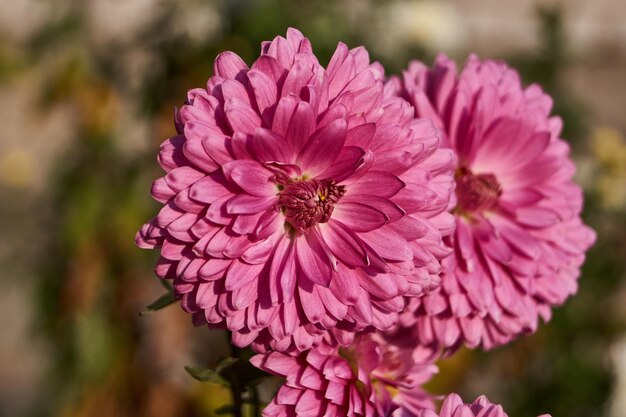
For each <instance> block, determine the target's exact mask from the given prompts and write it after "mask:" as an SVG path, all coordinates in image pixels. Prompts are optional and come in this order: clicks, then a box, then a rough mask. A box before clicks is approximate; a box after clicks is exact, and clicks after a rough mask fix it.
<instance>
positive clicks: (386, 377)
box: [251, 334, 437, 417]
mask: <svg viewBox="0 0 626 417" xmlns="http://www.w3.org/2000/svg"><path fill="white" fill-rule="evenodd" d="M406 341H410V338H409V337H406V335H404V337H403V338H394V339H388V338H385V337H384V336H381V335H380V334H362V335H359V336H357V338H356V339H355V341H354V343H353V344H352V345H350V346H349V347H336V346H335V347H332V346H329V345H328V344H326V343H322V344H320V345H319V346H318V347H316V348H313V349H311V350H309V351H307V352H301V353H300V354H299V355H298V356H292V355H288V354H285V353H280V352H270V353H266V354H260V355H257V356H254V357H253V358H252V359H251V362H252V363H253V364H254V365H255V366H257V367H258V368H260V369H262V370H264V371H266V372H269V373H271V374H274V375H278V376H282V377H285V378H286V380H285V383H284V385H283V386H281V387H280V389H279V390H278V393H277V394H276V396H275V397H274V398H273V400H272V401H271V403H270V404H269V405H268V406H267V407H266V408H265V410H264V411H263V416H264V417H287V416H309V417H317V416H319V417H322V416H324V417H360V416H364V417H365V416H367V417H375V416H376V417H378V416H381V417H382V416H391V415H394V416H407V417H408V416H414V415H417V413H418V412H419V410H422V409H424V408H434V402H433V397H432V396H431V395H430V394H428V393H427V392H426V391H424V390H423V389H422V385H423V384H424V383H426V382H428V381H429V380H430V379H431V378H432V376H433V375H434V374H435V373H436V372H437V367H436V366H435V365H434V364H433V362H434V360H435V359H436V358H437V353H436V352H435V351H434V350H430V349H426V348H424V347H421V346H420V347H417V348H415V347H414V345H411V344H408V345H407V344H406Z"/></svg>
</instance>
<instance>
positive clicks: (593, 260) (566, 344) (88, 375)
mask: <svg viewBox="0 0 626 417" xmlns="http://www.w3.org/2000/svg"><path fill="white" fill-rule="evenodd" d="M625 22H626V4H625V3H624V1H623V0H594V1H593V2H590V1H585V0H567V1H565V0H563V1H538V0H517V1H499V0H473V1H471V2H470V1H460V0H458V1H434V0H423V1H419V0H411V1H409V0H405V1H374V0H341V1H338V0H326V1H315V2H313V1H311V2H306V3H305V2H295V1H287V0H267V1H261V0H232V1H228V0H221V1H220V0H214V1H211V0H187V1H184V2H180V1H176V0H83V1H74V0H47V1H46V0H20V1H7V0H4V1H1V2H0V126H2V133H1V134H0V196H1V197H0V237H1V238H0V268H1V270H2V271H3V273H2V275H1V277H0V279H1V280H2V291H0V300H1V301H0V317H3V319H2V320H1V321H0V334H1V335H2V337H1V340H0V362H1V367H0V416H42V417H43V416H63V417H78V416H89V417H91V416H101V415H108V416H121V417H124V416H137V417H141V416H150V417H160V416H179V415H181V416H182V415H185V416H191V417H193V416H213V415H216V411H215V409H216V408H218V407H220V406H221V405H223V404H225V403H227V402H228V401H229V399H228V396H229V391H228V390H225V389H224V388H221V387H219V386H217V385H212V384H206V383H204V384H203V383H200V382H197V381H195V380H194V379H192V378H191V377H190V376H189V375H188V374H187V373H186V372H185V370H184V366H185V365H191V366H200V367H203V366H210V365H214V364H215V363H216V362H217V361H218V360H219V359H220V358H222V357H224V356H227V355H229V347H228V345H227V343H226V335H225V334H222V333H220V332H213V333H211V332H209V331H208V330H206V329H205V328H194V327H192V326H191V324H190V319H189V317H187V315H186V314H184V313H183V312H182V311H181V310H180V308H179V307H178V306H170V307H168V308H166V309H163V310H160V311H158V312H155V313H152V314H149V315H143V316H139V315H138V313H139V312H140V311H142V310H143V309H144V307H145V306H146V305H147V304H149V303H150V302H152V301H153V300H154V299H156V298H158V297H159V296H160V295H161V294H163V292H164V289H163V287H162V286H161V285H160V283H159V282H158V280H157V278H155V277H154V275H153V273H152V268H153V265H154V262H155V258H156V254H155V253H151V252H149V251H142V250H139V249H138V248H136V247H135V246H134V244H133V238H134V234H135V231H136V230H137V229H138V228H139V227H140V226H141V224H142V223H143V222H144V221H145V220H147V219H148V218H150V217H152V216H153V215H154V214H155V213H156V210H157V203H155V202H154V201H153V200H152V199H151V198H150V195H149V189H150V184H151V181H152V180H153V179H155V178H157V177H158V176H160V175H161V171H160V169H159V167H158V166H157V164H156V161H155V159H156V158H155V156H156V152H157V149H158V145H159V144H160V143H161V142H162V141H163V140H165V139H166V138H167V137H168V136H170V135H173V134H174V127H173V123H172V117H173V108H174V106H179V105H181V104H182V103H183V101H184V98H185V93H186V91H187V90H188V89H190V88H193V87H197V86H204V85H205V82H206V79H207V78H208V77H209V76H210V75H211V68H212V62H213V59H214V57H215V56H216V54H217V53H219V52H220V51H223V50H232V51H235V52H237V53H238V54H240V55H241V56H242V57H243V58H244V59H245V60H246V61H247V62H248V63H250V62H251V61H252V60H253V59H254V57H256V56H257V54H258V51H259V44H260V42H261V41H262V40H269V39H272V38H273V37H274V36H276V35H277V34H284V33H285V30H286V28H287V27H288V26H295V27H297V28H299V29H301V30H302V31H303V32H304V34H305V35H306V36H308V37H309V38H310V39H311V40H312V43H313V46H314V49H315V51H316V53H317V54H318V56H319V57H320V60H321V61H322V62H323V63H326V62H327V60H328V58H329V57H330V54H331V53H332V51H333V50H334V48H335V46H336V43H337V42H338V41H339V40H342V41H344V42H346V43H348V44H349V45H350V46H357V45H361V44H364V45H366V46H367V48H368V49H369V51H370V53H371V55H372V57H373V58H374V59H377V60H380V61H381V62H382V63H383V64H384V65H385V66H386V68H387V69H388V71H389V73H391V72H397V71H400V70H401V69H402V68H403V67H404V66H405V65H406V64H407V62H408V60H409V59H410V58H421V59H424V60H426V61H427V62H429V63H430V62H432V59H433V57H434V55H435V54H436V52H438V51H444V52H446V53H448V54H449V55H451V56H453V57H455V58H456V59H457V60H459V61H462V60H464V59H465V57H466V56H467V54H468V53H469V52H476V53H478V54H479V55H480V56H481V57H483V58H502V59H507V60H508V61H509V62H510V63H511V65H513V66H514V67H516V68H517V69H519V70H520V71H521V73H522V75H523V78H524V80H525V82H526V83H530V82H539V83H540V84H541V85H542V86H543V87H544V88H545V89H546V90H547V91H548V92H549V93H550V94H551V95H552V96H553V97H554V99H555V103H556V104H555V110H554V112H555V113H556V114H559V115H561V116H562V117H563V119H564V120H565V132H564V136H565V137H566V138H567V139H568V140H569V141H571V143H572V145H573V149H574V150H573V157H574V158H575V159H576V161H577V165H578V174H577V180H578V182H579V183H580V184H582V185H583V187H584V188H585V191H586V194H587V205H586V209H585V218H586V221H587V222H588V223H589V224H590V225H592V227H594V228H595V229H596V230H597V231H598V243H597V244H596V246H595V247H594V248H593V250H592V251H591V252H590V253H589V256H588V261H587V263H586V265H585V268H584V271H583V275H582V278H581V281H580V291H579V293H578V295H577V296H576V297H575V298H573V299H572V300H570V301H569V302H568V303H567V304H566V306H564V307H563V308H561V309H558V310H557V311H556V312H555V314H554V319H553V320H552V321H551V322H550V323H549V324H548V325H545V326H543V327H541V330H540V331H539V332H538V333H537V334H535V335H533V336H532V337H526V338H522V339H521V340H519V341H517V342H515V343H513V344H511V345H509V346H507V347H504V348H501V349H498V350H495V351H492V352H489V353H481V352H470V351H465V350H464V351H461V352H460V353H459V354H458V355H456V356H454V357H453V358H451V359H449V360H447V361H444V362H442V363H441V373H440V375H439V376H438V377H437V378H436V379H435V380H434V381H433V382H432V383H431V384H430V388H431V389H432V391H433V392H438V393H446V392H450V391H457V392H459V393H461V394H462V395H463V396H464V398H465V400H467V401H470V400H473V399H474V398H475V397H476V396H477V395H478V394H480V393H485V394H487V395H488V396H489V397H490V399H491V400H492V401H495V402H499V403H502V404H503V405H504V406H505V409H506V410H508V413H509V415H510V416H511V417H513V416H535V415H537V414H539V413H540V412H547V413H551V414H552V415H553V416H554V417H577V416H580V417H583V416H584V417H593V416H606V417H625V416H626V276H625V275H626V233H624V230H626V138H625V135H626V117H624V111H625V109H626V23H625Z"/></svg>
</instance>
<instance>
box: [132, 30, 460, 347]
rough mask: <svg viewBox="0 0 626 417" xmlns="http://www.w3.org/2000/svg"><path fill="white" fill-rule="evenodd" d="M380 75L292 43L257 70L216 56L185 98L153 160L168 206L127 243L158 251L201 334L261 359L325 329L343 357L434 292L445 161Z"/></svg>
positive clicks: (434, 137)
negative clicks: (323, 60) (218, 332)
mask: <svg viewBox="0 0 626 417" xmlns="http://www.w3.org/2000/svg"><path fill="white" fill-rule="evenodd" d="M383 76H384V75H383V71H382V68H381V67H380V65H379V64H370V63H369V58H368V55H367V52H366V51H365V49H363V48H356V49H352V50H348V48H347V47H346V46H345V45H343V44H339V46H338V47H337V50H336V52H335V54H334V55H333V57H332V59H331V61H330V63H329V64H328V68H327V69H324V68H323V67H322V66H320V64H319V63H318V61H317V59H316V57H315V56H314V55H313V53H312V51H311V45H310V43H309V41H308V39H306V38H304V37H303V36H302V34H300V32H298V31H296V30H293V29H291V30H289V31H288V33H287V38H286V39H285V38H282V37H277V38H276V39H274V41H272V42H267V43H265V44H264V45H263V48H262V54H261V56H260V57H259V58H258V59H257V60H256V61H255V62H254V63H253V65H252V67H251V68H248V66H247V65H246V64H245V63H244V62H243V61H242V60H241V59H240V58H239V57H238V56H237V55H235V54H233V53H230V52H226V53H223V54H221V55H220V56H218V57H217V59H216V60H215V65H214V76H213V77H212V78H211V79H210V80H209V81H208V85H207V88H206V89H204V88H202V89H196V90H192V91H190V92H189V94H188V101H187V104H186V105H185V106H183V107H182V108H181V109H180V111H179V112H177V114H176V125H177V128H178V131H179V135H178V136H175V137H173V138H171V139H169V140H167V141H166V142H164V143H163V145H162V146H161V152H160V154H159V162H160V164H161V166H162V167H163V168H164V169H165V171H166V172H167V175H165V176H164V177H163V178H160V179H158V180H157V181H155V183H154V185H153V188H152V194H153V196H154V197H155V198H156V199H157V200H158V201H160V202H162V203H163V204H164V207H163V208H162V209H161V211H160V213H159V214H158V216H157V217H155V218H154V219H153V220H151V221H150V222H149V223H147V224H146V225H144V226H143V227H142V229H141V230H140V231H139V233H138V234H137V239H136V240H137V244H138V245H139V246H141V247H145V248H154V247H160V248H161V258H160V260H159V262H158V265H157V268H156V273H157V275H158V276H160V277H162V278H167V279H173V280H174V289H175V291H176V294H177V296H178V297H180V298H181V300H182V306H183V308H184V309H185V310H186V311H188V312H190V313H192V314H193V317H194V321H195V323H197V324H201V323H208V324H209V326H211V327H221V328H223V327H226V328H228V329H229V330H231V331H232V332H233V343H235V344H236V345H238V346H246V345H249V344H251V343H252V344H253V347H254V348H255V349H257V350H259V351H263V350H265V349H269V348H271V349H275V350H280V351H284V350H304V349H308V348H310V347H311V346H312V345H314V344H316V343H318V342H319V341H320V340H321V338H322V335H323V334H324V332H325V331H326V330H327V329H333V331H334V334H335V337H336V338H338V340H339V341H340V342H341V343H343V344H346V343H349V342H350V341H351V340H352V337H353V334H354V332H355V331H359V330H361V329H363V328H365V327H367V326H374V327H375V328H378V329H384V328H389V327H390V326H392V325H393V324H394V323H395V322H396V321H397V316H398V312H399V311H400V310H401V309H402V308H403V306H404V301H403V296H407V295H408V296H414V295H419V294H421V293H422V292H423V291H424V289H425V288H428V287H431V286H432V285H434V284H438V279H439V278H438V274H439V273H440V269H441V268H440V260H441V259H442V258H443V257H445V256H446V255H447V254H449V253H450V250H449V249H448V248H446V246H445V245H444V244H443V241H442V234H443V235H446V234H449V233H451V231H452V229H453V227H454V219H453V217H452V216H451V215H450V214H449V213H446V212H445V209H446V205H447V204H448V202H449V200H450V197H451V194H453V192H452V189H453V185H454V180H453V177H452V172H453V166H454V155H453V153H452V152H451V151H450V150H441V149H439V137H438V131H437V130H436V129H434V127H433V125H432V123H431V122H429V121H421V120H414V119H413V110H412V108H411V106H410V105H409V104H408V103H407V102H406V101H404V100H403V99H400V98H397V97H396V98H394V97H387V98H385V97H384V95H383V83H382V79H383Z"/></svg>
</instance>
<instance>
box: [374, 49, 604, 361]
mask: <svg viewBox="0 0 626 417" xmlns="http://www.w3.org/2000/svg"><path fill="white" fill-rule="evenodd" d="M386 94H389V95H400V96H402V97H405V98H407V99H408V100H410V101H411V102H412V104H413V105H414V106H415V112H416V116H417V117H425V118H429V119H431V120H433V122H434V123H435V124H436V125H437V126H438V127H439V128H440V129H441V130H442V131H443V132H444V133H445V135H446V138H445V140H446V141H447V146H449V147H451V148H452V149H454V151H455V152H456V153H457V159H458V166H457V167H456V174H455V179H456V195H457V205H456V208H455V209H454V210H453V213H454V214H455V216H456V224H457V227H456V231H455V234H454V237H453V239H452V240H453V243H452V246H453V249H454V253H455V257H454V262H452V263H453V264H455V265H452V266H451V267H450V268H446V269H447V271H446V273H445V275H444V276H443V278H442V285H441V287H440V288H439V289H438V290H436V291H433V292H431V293H429V294H428V295H426V296H425V297H423V298H421V299H419V300H418V299H414V300H413V301H412V302H411V303H410V305H409V306H408V308H407V311H406V313H405V314H403V323H404V324H405V325H412V326H415V329H416V332H417V337H418V338H419V340H420V341H421V342H422V343H426V344H428V343H433V342H434V343H437V344H439V345H441V346H444V347H455V346H458V345H460V344H461V343H463V342H464V343H465V344H466V345H468V346H469V347H476V346H478V345H482V346H483V347H484V348H486V349H488V348H491V347H494V346H497V345H501V344H504V343H506V342H508V341H509V340H511V339H513V338H514V337H516V336H518V335H520V334H522V333H528V332H533V331H535V329H536V328H537V322H538V317H542V318H543V319H544V320H546V321H547V320H549V318H550V314H551V307H552V306H555V305H559V304H562V303H563V302H564V301H565V300H566V299H567V297H569V296H570V295H572V294H574V293H575V292H576V290H577V278H578V275H579V272H580V266H581V264H582V262H583V260H584V255H585V251H586V250H587V249H588V248H589V247H590V246H591V245H592V244H593V242H594V240H595V234H594V232H593V231H592V230H591V229H589V228H588V227H587V226H585V225H584V224H583V223H582V222H581V220H580V211H581V208H582V192H581V189H580V187H578V186H577V185H576V184H574V183H573V181H572V175H573V173H574V165H573V163H572V161H571V160H570V159H569V157H568V154H569V146H568V145H567V143H565V142H564V141H563V140H562V139H560V138H559V134H560V131H561V124H562V123H561V119H560V118H558V117H551V116H550V109H551V107H552V100H551V99H550V97H548V96H547V95H546V94H544V93H543V92H542V90H541V89H540V88H539V87H538V86H537V85H531V86H530V87H528V88H523V87H522V85H521V83H520V79H519V76H518V74H517V72H515V71H514V70H512V69H510V68H508V67H507V66H506V65H505V64H503V63H499V62H494V61H485V62H480V61H479V59H478V58H476V57H475V56H472V57H470V58H469V60H468V61H467V63H466V65H465V67H464V69H463V71H462V72H461V73H460V74H458V75H457V73H456V67H455V64H454V62H452V61H451V60H449V59H448V58H446V57H445V56H440V57H439V58H438V59H437V60H436V63H435V65H434V67H433V68H432V69H429V68H427V67H426V66H424V65H423V64H421V63H419V62H413V63H411V65H410V66H409V69H408V70H407V71H405V73H404V76H403V78H402V79H399V78H394V79H392V80H390V81H389V83H388V84H387V85H386Z"/></svg>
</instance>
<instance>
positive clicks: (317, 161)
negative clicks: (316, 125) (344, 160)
mask: <svg viewBox="0 0 626 417" xmlns="http://www.w3.org/2000/svg"><path fill="white" fill-rule="evenodd" d="M346 129H347V125H346V121H345V120H336V121H334V122H332V123H330V124H329V125H328V126H326V127H324V128H323V129H321V130H318V131H316V132H315V133H314V134H313V136H311V138H310V139H309V140H308V141H307V143H306V144H305V145H304V148H303V149H302V151H300V155H299V156H298V159H299V160H300V163H301V167H302V168H303V170H305V171H307V172H309V173H310V174H311V175H312V176H316V175H317V174H318V173H320V172H323V171H324V170H325V169H326V168H327V167H328V166H330V164H332V163H333V162H334V161H335V159H337V157H338V156H339V153H340V152H341V148H342V147H343V143H344V141H345V139H346Z"/></svg>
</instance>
